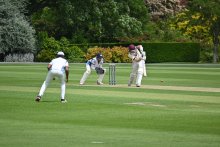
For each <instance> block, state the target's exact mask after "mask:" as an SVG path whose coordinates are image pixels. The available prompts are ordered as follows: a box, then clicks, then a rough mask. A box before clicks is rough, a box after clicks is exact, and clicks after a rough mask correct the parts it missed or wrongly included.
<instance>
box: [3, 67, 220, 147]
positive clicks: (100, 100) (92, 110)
mask: <svg viewBox="0 0 220 147" xmlns="http://www.w3.org/2000/svg"><path fill="white" fill-rule="evenodd" d="M105 67H106V68H107V67H108V65H107V64H106V65H105ZM130 67H131V65H130V64H117V75H116V78H117V83H118V85H120V86H117V85H116V86H108V73H107V74H106V76H105V79H104V83H106V84H105V86H96V85H95V83H96V78H97V76H96V74H95V72H94V71H93V72H92V74H91V76H90V77H89V78H88V80H87V81H86V85H85V86H79V85H78V83H79V80H80V78H81V76H82V74H83V72H84V70H85V67H84V64H71V68H70V81H69V83H68V85H67V90H66V98H67V100H68V103H66V104H62V103H60V101H59V95H60V88H59V83H58V81H57V80H55V81H52V83H51V85H50V86H49V88H48V89H47V91H46V93H45V95H44V97H43V99H42V101H41V102H40V103H36V102H35V101H34V99H35V96H36V95H37V93H38V90H39V89H40V86H41V84H42V82H43V80H44V79H45V77H46V74H47V69H46V64H13V63H11V64H0V79H1V82H0V146H4V147H18V146H19V147H38V146H45V147H61V146H62V147H72V146H76V147H99V146H100V147H134V146H135V147H136V146H137V147H147V146H149V147H219V146H220V65H218V64H149V65H148V77H147V78H144V79H143V86H142V87H141V88H136V87H134V86H132V87H127V86H126V84H127V81H128V78H129V73H130V70H131V69H130ZM161 80H163V81H164V82H160V81H161ZM145 85H147V86H158V89H157V88H156V89H151V88H150V87H144V86H145ZM159 86H163V87H166V86H167V87H166V89H163V90H162V89H160V88H159ZM169 86H177V87H182V88H183V89H181V90H175V89H171V88H170V87H169ZM184 87H197V88H207V89H209V88H211V89H212V88H213V89H217V90H218V89H219V92H211V91H210V92H207V91H206V92H205V91H200V92H199V91H193V90H191V91H189V90H188V91H187V90H184Z"/></svg>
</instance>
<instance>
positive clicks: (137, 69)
mask: <svg viewBox="0 0 220 147" xmlns="http://www.w3.org/2000/svg"><path fill="white" fill-rule="evenodd" d="M128 49H129V54H128V57H129V58H131V60H132V71H131V74H130V79H129V81H128V86H131V84H132V83H133V81H134V79H135V78H136V87H140V86H141V81H142V77H143V73H144V67H143V60H145V59H146V57H144V56H143V54H141V52H140V51H139V50H138V48H137V47H135V46H134V45H133V44H131V45H129V47H128ZM144 58H145V59H144Z"/></svg>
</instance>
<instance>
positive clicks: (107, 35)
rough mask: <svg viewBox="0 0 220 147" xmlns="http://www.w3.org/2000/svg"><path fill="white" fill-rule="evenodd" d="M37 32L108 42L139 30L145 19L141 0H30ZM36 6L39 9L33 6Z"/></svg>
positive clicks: (134, 33)
mask: <svg viewBox="0 0 220 147" xmlns="http://www.w3.org/2000/svg"><path fill="white" fill-rule="evenodd" d="M31 2H33V4H34V6H33V5H32V6H30V8H31V9H32V10H30V11H31V12H32V13H33V15H32V21H33V24H34V25H35V28H36V29H37V31H38V32H40V31H46V32H48V33H49V36H53V37H55V38H56V39H60V38H61V37H62V36H65V37H67V38H68V39H72V41H73V42H75V43H82V42H112V41H118V40H120V38H123V37H134V36H138V35H141V34H143V30H144V24H145V23H146V22H147V20H148V13H147V8H146V6H145V5H144V1H142V0H55V1H54V2H53V3H52V2H51V0H41V1H37V0H32V1H31ZM36 7H37V8H39V9H36Z"/></svg>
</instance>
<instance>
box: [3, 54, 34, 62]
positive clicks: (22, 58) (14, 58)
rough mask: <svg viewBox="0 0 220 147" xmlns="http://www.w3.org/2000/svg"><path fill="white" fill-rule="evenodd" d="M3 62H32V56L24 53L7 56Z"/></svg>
mask: <svg viewBox="0 0 220 147" xmlns="http://www.w3.org/2000/svg"><path fill="white" fill-rule="evenodd" d="M4 61H5V62H33V61H34V54H33V53H26V54H9V55H7V56H6V57H5V60H4Z"/></svg>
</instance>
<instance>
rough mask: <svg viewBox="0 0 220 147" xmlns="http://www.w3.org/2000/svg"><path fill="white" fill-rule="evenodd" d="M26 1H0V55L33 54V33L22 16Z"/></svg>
mask: <svg viewBox="0 0 220 147" xmlns="http://www.w3.org/2000/svg"><path fill="white" fill-rule="evenodd" d="M26 2H27V1H25V0H22V1H13V0H5V1H2V0H1V1H0V46H1V48H0V53H2V54H5V55H8V54H14V53H33V52H34V51H35V48H36V46H35V42H36V41H35V36H34V34H35V31H34V29H33V28H32V27H31V26H30V23H29V22H28V21H27V18H26V17H25V16H24V14H23V13H24V9H25V8H24V7H25V3H26Z"/></svg>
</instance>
